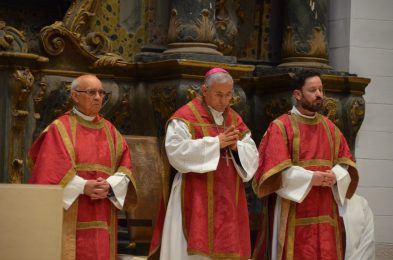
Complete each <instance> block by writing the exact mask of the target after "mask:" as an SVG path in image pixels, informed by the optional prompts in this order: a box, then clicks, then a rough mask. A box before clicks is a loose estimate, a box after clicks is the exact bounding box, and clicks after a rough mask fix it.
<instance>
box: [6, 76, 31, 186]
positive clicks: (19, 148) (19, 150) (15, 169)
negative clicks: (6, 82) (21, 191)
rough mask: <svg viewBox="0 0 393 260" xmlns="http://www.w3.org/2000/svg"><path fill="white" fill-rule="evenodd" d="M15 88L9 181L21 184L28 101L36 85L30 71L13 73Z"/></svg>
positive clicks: (12, 101) (12, 100)
mask: <svg viewBox="0 0 393 260" xmlns="http://www.w3.org/2000/svg"><path fill="white" fill-rule="evenodd" d="M13 77H14V82H15V83H14V88H13V91H14V93H13V97H12V99H11V108H12V113H11V114H12V119H11V124H12V131H11V133H10V144H9V154H10V156H9V166H10V167H9V168H10V174H9V181H10V182H11V183H21V181H22V177H23V160H22V159H20V158H24V152H23V147H24V130H25V126H26V118H27V116H28V115H29V112H28V111H27V110H26V109H27V104H26V103H27V99H28V97H29V95H30V92H31V88H32V86H33V83H34V77H33V75H32V74H31V72H30V70H29V69H25V70H16V71H15V72H14V73H13Z"/></svg>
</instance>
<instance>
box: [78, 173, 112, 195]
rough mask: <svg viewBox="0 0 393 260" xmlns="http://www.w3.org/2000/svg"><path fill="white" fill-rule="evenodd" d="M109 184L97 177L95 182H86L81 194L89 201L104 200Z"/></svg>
mask: <svg viewBox="0 0 393 260" xmlns="http://www.w3.org/2000/svg"><path fill="white" fill-rule="evenodd" d="M108 191H109V183H108V182H107V181H106V180H105V179H103V178H101V177H99V178H98V179H97V180H88V181H87V182H86V184H85V187H84V189H83V193H84V194H85V195H87V196H89V197H90V198H91V199H93V200H96V199H105V198H106V197H107V195H108Z"/></svg>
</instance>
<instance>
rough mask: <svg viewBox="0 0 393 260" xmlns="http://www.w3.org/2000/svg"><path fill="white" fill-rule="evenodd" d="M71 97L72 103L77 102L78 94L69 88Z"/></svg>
mask: <svg viewBox="0 0 393 260" xmlns="http://www.w3.org/2000/svg"><path fill="white" fill-rule="evenodd" d="M71 98H72V101H73V102H74V104H78V103H79V94H78V93H77V92H76V91H74V90H71Z"/></svg>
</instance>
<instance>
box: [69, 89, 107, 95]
mask: <svg viewBox="0 0 393 260" xmlns="http://www.w3.org/2000/svg"><path fill="white" fill-rule="evenodd" d="M74 90H75V91H76V92H82V93H86V94H87V95H89V96H90V97H95V96H96V95H97V93H98V95H99V96H100V97H105V96H106V95H108V94H109V93H107V92H105V91H104V90H102V89H87V90H77V89H74Z"/></svg>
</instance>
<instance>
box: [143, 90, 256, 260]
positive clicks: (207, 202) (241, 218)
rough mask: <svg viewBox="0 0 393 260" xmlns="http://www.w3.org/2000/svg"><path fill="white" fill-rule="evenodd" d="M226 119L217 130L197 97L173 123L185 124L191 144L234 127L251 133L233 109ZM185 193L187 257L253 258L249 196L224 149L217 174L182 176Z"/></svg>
mask: <svg viewBox="0 0 393 260" xmlns="http://www.w3.org/2000/svg"><path fill="white" fill-rule="evenodd" d="M223 116H224V124H223V125H216V124H215V122H214V119H213V117H212V116H211V115H210V111H209V110H208V108H207V106H206V105H205V104H204V103H203V102H202V99H201V98H200V97H197V98H195V99H193V100H192V101H191V102H189V103H188V104H186V105H184V106H183V107H181V108H180V109H179V110H177V111H176V113H175V114H174V115H173V116H172V117H171V119H170V120H173V119H178V120H182V121H183V122H185V124H187V126H188V127H189V131H190V133H191V135H192V139H200V138H203V137H204V136H213V137H214V136H217V135H219V134H220V133H222V132H224V129H226V128H228V127H230V126H231V125H234V126H235V128H236V129H238V130H239V131H240V133H241V134H242V136H244V135H245V134H246V133H247V132H249V130H248V128H247V126H246V125H245V124H244V122H243V120H242V119H241V117H240V116H239V115H238V114H237V113H236V112H235V111H234V110H232V109H231V108H229V109H227V110H226V111H225V112H224V115H223ZM170 120H169V121H170ZM181 194H182V195H181V196H182V205H181V209H182V218H183V232H184V236H185V238H186V240H187V246H188V248H187V251H188V253H189V254H198V255H203V256H208V257H211V258H214V259H216V258H226V259H228V258H230V259H248V258H249V256H250V253H251V248H250V233H249V221H248V209H247V201H246V194H245V190H244V185H243V181H242V179H241V178H240V177H239V175H238V174H237V172H236V169H235V167H234V164H233V161H232V160H231V159H229V160H227V159H226V150H225V149H222V150H221V158H220V160H219V163H218V167H217V169H216V170H215V171H212V172H209V173H202V174H201V173H193V172H189V173H186V174H184V175H183V178H182V192H181ZM161 213H164V211H161ZM164 215H165V214H160V216H161V217H159V219H158V221H157V225H156V228H155V232H154V235H153V240H152V243H151V248H150V252H151V254H153V253H155V251H156V250H157V249H158V246H159V244H160V240H161V234H162V229H163V217H164Z"/></svg>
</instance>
